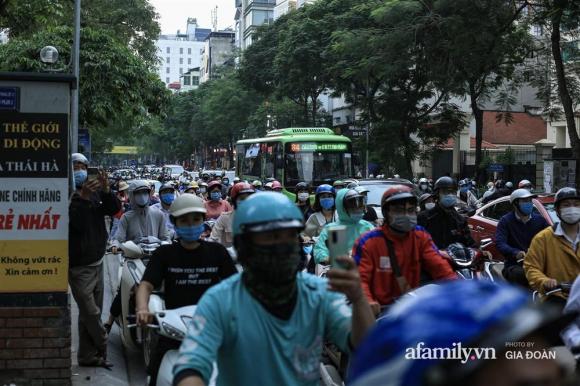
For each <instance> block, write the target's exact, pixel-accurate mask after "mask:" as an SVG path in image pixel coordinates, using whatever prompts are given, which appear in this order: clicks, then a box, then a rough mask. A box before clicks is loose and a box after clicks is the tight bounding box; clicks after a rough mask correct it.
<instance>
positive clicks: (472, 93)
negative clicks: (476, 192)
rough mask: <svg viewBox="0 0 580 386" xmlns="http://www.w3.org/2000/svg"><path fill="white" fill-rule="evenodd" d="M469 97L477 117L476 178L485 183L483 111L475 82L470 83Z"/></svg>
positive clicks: (474, 114) (480, 182)
mask: <svg viewBox="0 0 580 386" xmlns="http://www.w3.org/2000/svg"><path fill="white" fill-rule="evenodd" d="M469 97H470V99H471V112H472V113H473V117H474V118H475V180H476V181H477V183H479V184H483V183H484V181H482V177H483V173H482V171H481V169H480V168H479V165H481V158H482V152H481V143H482V142H483V111H481V109H480V108H479V106H478V105H477V98H478V95H477V91H476V90H475V83H471V82H470V84H469ZM470 142H471V139H470ZM460 177H461V176H460Z"/></svg>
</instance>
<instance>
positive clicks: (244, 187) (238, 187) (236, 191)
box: [230, 182, 256, 202]
mask: <svg viewBox="0 0 580 386" xmlns="http://www.w3.org/2000/svg"><path fill="white" fill-rule="evenodd" d="M248 193H249V194H252V193H256V190H255V189H254V187H253V186H252V185H250V184H248V183H247V182H239V183H237V184H235V185H234V186H233V187H232V190H231V192H230V197H231V198H232V201H233V202H235V201H236V198H237V197H238V195H240V194H248Z"/></svg>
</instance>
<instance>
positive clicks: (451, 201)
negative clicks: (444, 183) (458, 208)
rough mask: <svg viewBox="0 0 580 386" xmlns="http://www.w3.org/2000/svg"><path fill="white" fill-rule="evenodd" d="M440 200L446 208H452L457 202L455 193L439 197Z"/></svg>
mask: <svg viewBox="0 0 580 386" xmlns="http://www.w3.org/2000/svg"><path fill="white" fill-rule="evenodd" d="M439 202H440V203H441V205H442V206H443V207H444V208H451V207H452V206H453V205H455V203H456V202H457V196H455V194H446V195H444V196H442V197H441V198H440V199H439Z"/></svg>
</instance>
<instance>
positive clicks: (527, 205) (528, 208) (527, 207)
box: [518, 202, 534, 216]
mask: <svg viewBox="0 0 580 386" xmlns="http://www.w3.org/2000/svg"><path fill="white" fill-rule="evenodd" d="M518 207H519V209H520V212H522V214H523V215H524V216H529V215H530V214H532V211H533V210H534V204H532V203H531V202H522V203H521V204H519V205H518Z"/></svg>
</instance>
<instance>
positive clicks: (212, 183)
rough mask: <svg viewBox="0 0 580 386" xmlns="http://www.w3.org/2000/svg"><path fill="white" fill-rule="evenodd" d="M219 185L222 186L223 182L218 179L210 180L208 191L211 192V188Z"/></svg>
mask: <svg viewBox="0 0 580 386" xmlns="http://www.w3.org/2000/svg"><path fill="white" fill-rule="evenodd" d="M216 186H219V188H220V189H221V188H222V183H221V182H219V181H216V180H213V181H210V183H209V184H207V191H208V192H209V191H210V190H212V189H213V188H214V187H216Z"/></svg>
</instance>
